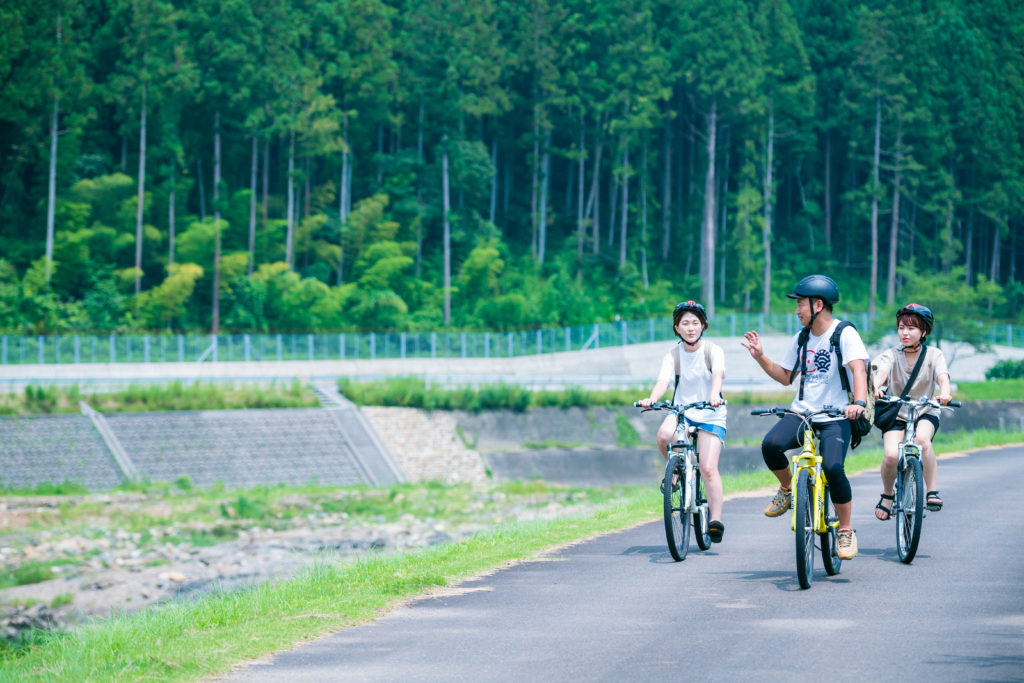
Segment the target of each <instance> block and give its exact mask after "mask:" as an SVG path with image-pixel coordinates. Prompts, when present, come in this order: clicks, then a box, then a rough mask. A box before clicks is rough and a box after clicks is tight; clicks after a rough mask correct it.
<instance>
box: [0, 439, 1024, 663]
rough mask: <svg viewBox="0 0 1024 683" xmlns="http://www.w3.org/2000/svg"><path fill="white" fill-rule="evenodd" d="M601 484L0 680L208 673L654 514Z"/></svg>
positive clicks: (958, 444) (111, 623)
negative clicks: (501, 520)
mask: <svg viewBox="0 0 1024 683" xmlns="http://www.w3.org/2000/svg"><path fill="white" fill-rule="evenodd" d="M1021 440H1022V436H1021V435H1020V434H1019V433H1007V432H996V431H992V430H983V431H975V432H953V433H947V434H940V437H939V440H938V442H937V444H936V445H937V448H938V450H939V452H940V453H948V452H952V451H956V450H962V449H966V448H976V447H982V446H988V445H994V444H999V443H1012V442H1019V441H1021ZM880 461H881V451H880V449H877V448H875V449H867V448H865V449H858V450H857V451H853V452H852V453H851V454H850V456H849V457H848V460H847V470H848V471H849V472H851V473H854V472H856V471H861V470H865V469H873V468H876V467H877V466H878V464H879V462H880ZM940 468H941V465H940ZM774 481H775V480H774V477H773V475H772V474H771V473H770V472H767V471H765V470H758V471H754V472H746V473H742V474H737V475H725V476H723V484H724V487H725V490H726V492H727V493H732V492H737V491H741V490H749V489H754V488H760V487H764V486H773V485H774ZM400 488H401V490H400V491H398V492H393V490H392V489H385V490H382V491H381V492H380V495H381V498H379V499H378V500H381V501H384V500H390V501H391V503H396V500H397V503H401V502H402V500H403V499H409V498H414V499H417V500H419V501H421V502H425V501H427V500H436V499H438V498H442V499H443V498H446V497H447V493H448V491H449V488H448V487H444V486H441V485H439V484H426V485H420V486H416V487H411V486H406V487H404V488H403V487H400ZM455 488H456V489H458V487H455ZM550 490H552V487H551V486H549V485H548V484H545V483H543V482H534V481H530V482H509V483H506V484H503V485H501V486H498V487H495V489H494V491H495V492H496V493H502V494H504V495H525V496H529V495H532V494H535V493H542V492H547V491H550ZM597 491H598V490H590V489H588V490H585V491H582V490H581V491H577V495H595V494H596V492H597ZM600 491H602V492H603V493H601V494H600V496H601V501H600V502H601V504H600V505H599V506H598V507H597V508H596V509H593V510H592V512H590V513H589V514H586V515H582V516H577V517H571V518H562V519H557V520H548V521H534V522H527V523H514V524H506V525H502V526H499V527H496V528H492V529H490V530H488V531H485V532H482V533H479V534H477V535H475V536H473V537H472V538H469V539H467V540H464V541H460V542H458V543H452V544H447V545H442V546H437V547H433V548H430V549H425V550H420V551H415V552H410V553H405V554H387V555H376V556H369V557H365V558H363V559H360V560H357V561H355V562H340V561H338V562H336V561H331V560H330V559H326V558H325V559H324V560H323V561H322V562H321V563H320V564H318V565H317V566H315V567H313V568H311V569H309V570H307V571H305V572H303V573H301V574H300V575H298V576H296V577H294V578H292V579H290V580H287V581H281V582H276V583H266V584H262V585H260V586H256V587H253V588H249V589H245V590H240V591H236V592H230V593H222V594H213V595H209V596H206V597H204V598H201V599H198V600H195V601H190V602H183V603H175V604H169V605H164V606H159V607H155V608H151V609H148V610H145V611H143V612H140V613H138V614H135V615H129V616H119V617H115V618H112V619H109V620H104V621H98V622H94V623H91V624H88V625H86V626H83V627H80V628H78V629H77V630H75V631H73V632H71V633H68V634H46V633H33V634H30V635H29V636H28V637H27V638H26V639H25V640H24V641H22V642H21V643H18V644H17V645H16V646H13V647H8V648H6V649H0V680H3V681H8V680H10V681H15V680H16V681H52V680H80V681H99V680H103V681H106V680H117V681H138V680H154V679H156V680H162V681H189V680H197V679H200V678H207V677H211V676H215V675H218V674H221V673H224V672H226V671H228V670H229V669H230V668H231V667H232V666H233V665H234V664H236V663H239V662H243V661H247V660H252V659H255V658H258V657H261V656H265V655H267V654H271V653H274V652H278V651H281V650H283V649H286V648H289V647H292V646H293V645H294V644H296V643H299V642H302V641H304V640H309V639H312V638H316V637H318V636H321V635H324V634H326V633H330V632H334V631H337V630H339V629H343V628H346V627H350V626H354V625H357V624H361V623H364V622H366V621H369V620H372V619H375V618H377V617H379V616H380V615H381V614H382V613H383V612H385V611H387V610H389V609H391V608H393V607H394V606H396V605H398V604H400V603H402V602H403V601H405V600H408V599H410V598H414V597H416V596H420V595H423V594H424V593H426V592H428V591H430V590H432V589H435V588H438V587H442V586H448V585H452V584H454V583H457V582H458V581H460V580H463V579H465V578H468V577H472V576H474V575H478V574H480V573H484V572H488V571H491V570H493V569H495V568H499V567H501V566H504V565H506V564H507V563H509V562H514V561H520V560H526V561H528V560H529V559H530V558H532V557H534V556H536V555H537V553H540V552H543V551H546V550H549V549H552V548H555V547H558V546H561V545H564V544H567V543H572V542H575V541H578V540H581V539H586V538H590V537H593V536H595V535H599V534H602V533H607V532H612V531H616V530H619V529H622V528H625V527H628V526H631V525H634V524H637V523H640V522H644V521H647V520H652V519H657V518H658V517H659V516H660V514H661V511H660V499H659V498H658V497H657V496H655V495H652V491H651V487H624V488H618V489H603V490H600ZM367 493H372V492H371V491H367ZM399 496H401V498H400V497H399ZM374 498H375V496H372V495H371V496H368V497H367V498H366V501H367V502H368V501H371V500H373V499H374ZM596 499H597V496H596V495H595V500H596ZM592 502H593V501H592ZM371 509H372V508H371Z"/></svg>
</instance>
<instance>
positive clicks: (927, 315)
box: [896, 304, 935, 334]
mask: <svg viewBox="0 0 1024 683" xmlns="http://www.w3.org/2000/svg"><path fill="white" fill-rule="evenodd" d="M905 315H916V316H917V317H919V318H920V319H921V320H922V321H923V322H924V333H925V334H930V333H931V331H932V327H933V326H934V325H935V316H933V315H932V309H930V308H928V307H927V306H922V305H921V304H907V305H906V306H904V307H903V308H901V309H900V310H899V311H897V312H896V322H897V323H899V320H900V318H902V317H903V316H905Z"/></svg>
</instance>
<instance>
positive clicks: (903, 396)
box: [900, 344, 928, 401]
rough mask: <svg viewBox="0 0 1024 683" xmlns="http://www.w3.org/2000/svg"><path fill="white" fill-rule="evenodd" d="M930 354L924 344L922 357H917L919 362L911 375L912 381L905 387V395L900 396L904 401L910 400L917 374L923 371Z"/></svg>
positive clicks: (908, 381) (909, 380) (915, 364)
mask: <svg viewBox="0 0 1024 683" xmlns="http://www.w3.org/2000/svg"><path fill="white" fill-rule="evenodd" d="M927 354H928V347H927V346H925V345H924V344H922V345H921V355H920V356H918V357H917V362H916V363H914V370H913V371H912V372H911V373H910V379H908V380H907V386H905V387H903V393H902V394H901V395H900V398H902V399H903V400H904V401H906V400H907V399H908V398H910V388H911V387H913V386H914V382H916V381H917V373H919V372H920V371H921V366H922V365H924V357H925V356H926V355H927Z"/></svg>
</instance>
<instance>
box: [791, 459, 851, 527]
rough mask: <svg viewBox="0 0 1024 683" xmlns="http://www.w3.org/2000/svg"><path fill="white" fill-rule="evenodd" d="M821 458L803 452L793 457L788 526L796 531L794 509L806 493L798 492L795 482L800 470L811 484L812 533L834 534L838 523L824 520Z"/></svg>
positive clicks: (823, 479) (823, 482) (823, 486)
mask: <svg viewBox="0 0 1024 683" xmlns="http://www.w3.org/2000/svg"><path fill="white" fill-rule="evenodd" d="M821 460H822V458H821V456H820V455H815V454H814V453H812V452H810V451H804V452H803V453H801V454H800V455H797V456H793V475H792V482H793V483H792V484H791V487H792V488H791V490H792V492H793V504H792V505H791V506H790V512H789V526H790V528H792V529H793V531H796V530H797V529H796V508H797V505H802V504H803V503H802V499H803V497H804V496H806V495H807V492H806V491H800V490H799V488H800V487H799V486H798V485H797V482H798V481H799V480H800V472H801V470H805V469H806V470H807V473H808V481H809V482H810V484H811V491H812V495H813V500H812V501H811V519H812V520H813V522H812V523H813V524H814V532H815V533H818V534H823V533H826V532H834V531H835V528H836V527H838V525H839V521H838V520H836V521H834V522H831V521H829V520H827V519H825V483H826V482H825V473H824V472H822V470H821Z"/></svg>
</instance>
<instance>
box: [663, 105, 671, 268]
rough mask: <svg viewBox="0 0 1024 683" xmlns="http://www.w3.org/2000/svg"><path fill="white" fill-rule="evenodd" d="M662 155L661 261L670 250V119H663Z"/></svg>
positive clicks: (665, 258) (666, 256)
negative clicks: (663, 171)
mask: <svg viewBox="0 0 1024 683" xmlns="http://www.w3.org/2000/svg"><path fill="white" fill-rule="evenodd" d="M663 141H664V148H663V154H662V156H664V159H663V160H662V161H664V163H665V175H664V178H663V181H662V186H661V260H662V261H667V260H668V252H669V250H670V249H671V248H672V119H671V118H669V117H668V116H666V117H665V136H664V139H663Z"/></svg>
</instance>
